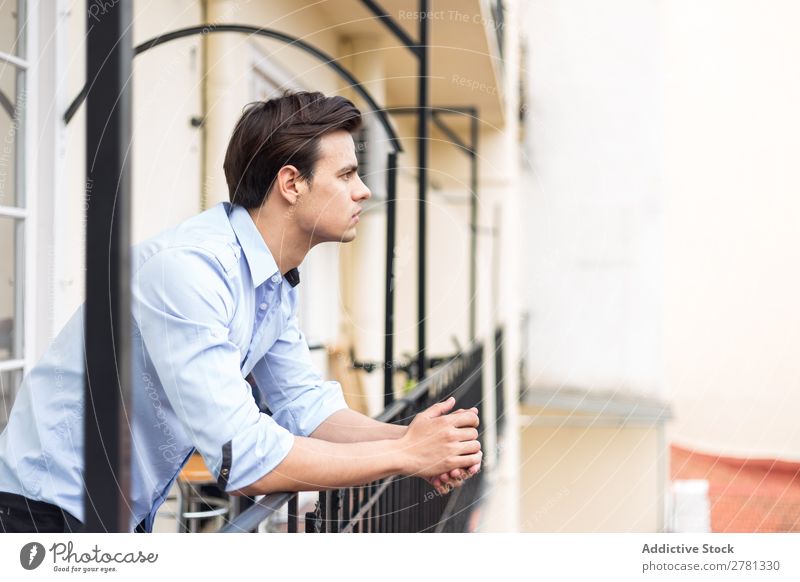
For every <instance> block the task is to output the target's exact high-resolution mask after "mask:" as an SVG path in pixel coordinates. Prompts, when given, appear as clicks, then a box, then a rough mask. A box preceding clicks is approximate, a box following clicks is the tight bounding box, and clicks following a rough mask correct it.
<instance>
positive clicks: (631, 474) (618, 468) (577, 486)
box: [519, 409, 663, 532]
mask: <svg viewBox="0 0 800 582" xmlns="http://www.w3.org/2000/svg"><path fill="white" fill-rule="evenodd" d="M523 412H524V413H525V414H526V416H524V417H523V424H522V429H521V436H520V450H521V456H520V458H519V464H520V474H521V478H520V505H521V512H520V531H522V532H655V531H659V529H660V528H661V524H660V523H659V522H660V517H659V514H660V508H661V504H662V503H663V501H662V497H661V493H662V489H661V487H662V485H661V483H660V478H661V477H662V476H661V475H660V473H659V468H658V464H659V462H660V461H659V455H660V451H661V447H660V444H659V438H658V430H657V429H655V428H642V427H638V428H636V427H628V428H620V427H615V426H611V427H609V426H603V425H602V422H603V421H602V419H597V420H595V422H596V425H595V426H584V425H591V423H592V420H593V419H592V418H589V417H583V416H580V415H576V414H570V415H569V416H568V417H567V416H559V415H556V414H543V413H542V411H541V410H535V409H527V410H525V411H523ZM526 420H527V421H530V420H534V422H539V423H547V424H548V426H536V425H531V426H526V425H525V421H526ZM576 421H579V422H578V424H579V426H573V425H572V424H573V423H576ZM562 423H563V426H560V425H561V424H562Z"/></svg>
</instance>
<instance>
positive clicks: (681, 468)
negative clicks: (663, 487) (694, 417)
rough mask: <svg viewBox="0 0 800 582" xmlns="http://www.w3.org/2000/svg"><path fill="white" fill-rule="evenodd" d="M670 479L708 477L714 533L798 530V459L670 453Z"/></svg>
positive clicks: (678, 450)
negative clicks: (782, 459)
mask: <svg viewBox="0 0 800 582" xmlns="http://www.w3.org/2000/svg"><path fill="white" fill-rule="evenodd" d="M670 456H671V463H670V478H671V479H706V480H707V481H708V482H709V491H708V495H709V499H710V502H711V530H712V531H714V532H800V463H798V462H788V461H780V460H778V459H746V458H745V459H742V458H736V457H724V456H718V455H711V454H707V453H701V452H698V451H693V450H689V449H685V448H681V447H679V446H677V445H672V446H671V451H670Z"/></svg>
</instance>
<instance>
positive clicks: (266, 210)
mask: <svg viewBox="0 0 800 582" xmlns="http://www.w3.org/2000/svg"><path fill="white" fill-rule="evenodd" d="M247 212H248V213H249V214H250V218H251V219H252V220H253V223H254V224H255V225H256V228H257V229H258V232H259V233H261V238H263V239H264V242H265V243H266V244H267V248H269V252H270V253H272V258H273V259H275V262H276V263H277V264H278V270H279V271H280V273H281V274H282V275H283V274H285V273H286V272H287V271H290V270H292V269H294V268H296V267H298V266H299V265H300V263H302V262H303V259H305V258H306V254H308V251H309V250H311V247H310V243H309V240H308V235H307V234H304V233H301V232H299V229H297V228H296V226H295V225H294V224H293V223H292V222H291V220H290V219H289V217H288V216H287V215H288V214H289V213H288V212H286V211H285V210H284V211H282V210H281V209H278V208H270V207H269V204H266V205H264V206H262V207H261V208H250V209H248V211H247Z"/></svg>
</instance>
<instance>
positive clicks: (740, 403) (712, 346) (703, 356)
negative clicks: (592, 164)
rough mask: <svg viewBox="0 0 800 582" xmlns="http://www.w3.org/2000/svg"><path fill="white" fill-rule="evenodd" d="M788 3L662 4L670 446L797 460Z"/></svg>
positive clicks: (796, 200)
mask: <svg viewBox="0 0 800 582" xmlns="http://www.w3.org/2000/svg"><path fill="white" fill-rule="evenodd" d="M798 20H800V5H798V3H797V2H793V1H791V0H776V1H773V2H768V3H764V2H756V1H754V0H747V1H746V0H735V1H729V0H725V1H722V0H718V1H717V0H704V1H702V2H698V1H690V0H680V1H673V2H668V3H665V4H664V30H665V43H666V44H665V47H666V51H665V65H666V75H667V76H666V79H667V83H666V85H665V104H666V108H665V111H666V118H665V154H666V157H665V160H666V162H665V170H666V173H665V175H666V182H665V190H666V192H665V199H666V241H667V247H666V248H667V253H666V273H667V278H666V298H667V300H666V306H665V310H666V311H665V316H664V319H665V331H666V334H665V353H666V362H667V380H668V386H669V389H670V396H671V400H672V403H673V407H674V410H675V413H676V420H675V422H674V423H673V425H672V430H671V438H672V439H674V440H675V441H678V442H679V443H682V444H684V445H687V446H692V447H699V448H702V449H705V450H709V451H712V452H719V453H723V454H729V455H752V456H766V457H782V458H792V459H800V430H799V429H798V426H799V425H798V423H797V410H798V408H800V390H798V388H800V360H798V358H797V348H798V345H800V302H798V300H797V298H798V297H800V276H798V271H797V265H798V264H800V234H798V228H797V225H798V224H800V197H798V195H797V192H798V191H799V190H800V174H798V172H797V160H798V159H799V158H800V109H798V107H797V104H798V102H799V101H800V71H798V68H797V66H796V63H795V60H796V59H795V58H794V57H795V55H797V54H798V53H799V52H800V37H798V35H797V26H796V23H797V22H798Z"/></svg>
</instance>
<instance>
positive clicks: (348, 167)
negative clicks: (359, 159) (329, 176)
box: [339, 164, 358, 174]
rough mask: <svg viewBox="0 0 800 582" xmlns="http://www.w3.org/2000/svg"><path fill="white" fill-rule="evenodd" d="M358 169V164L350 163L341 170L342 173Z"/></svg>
mask: <svg viewBox="0 0 800 582" xmlns="http://www.w3.org/2000/svg"><path fill="white" fill-rule="evenodd" d="M356 171H358V164H348V165H346V166H344V167H343V168H342V169H341V170H339V173H340V174H345V173H347V172H356Z"/></svg>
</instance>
